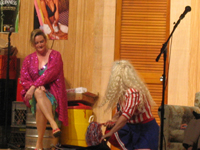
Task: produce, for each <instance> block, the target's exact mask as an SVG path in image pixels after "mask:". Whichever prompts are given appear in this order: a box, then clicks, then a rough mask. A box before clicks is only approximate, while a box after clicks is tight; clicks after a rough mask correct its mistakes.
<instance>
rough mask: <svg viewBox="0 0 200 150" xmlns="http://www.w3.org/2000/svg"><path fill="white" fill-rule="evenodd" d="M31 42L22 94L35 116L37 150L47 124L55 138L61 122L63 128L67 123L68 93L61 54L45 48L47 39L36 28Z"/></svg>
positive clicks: (22, 74)
mask: <svg viewBox="0 0 200 150" xmlns="http://www.w3.org/2000/svg"><path fill="white" fill-rule="evenodd" d="M30 40H31V43H32V45H33V46H34V48H35V50H36V51H35V52H34V53H32V54H30V55H28V56H27V57H26V58H25V59H24V61H23V65H22V69H21V83H22V86H23V88H24V89H23V90H22V92H21V94H22V97H23V99H24V102H25V104H26V105H27V106H28V107H31V111H32V113H33V114H34V113H36V126H37V131H38V139H37V143H36V149H42V148H43V136H44V133H45V130H46V124H47V121H49V123H50V125H51V127H52V129H53V135H54V137H58V136H59V135H60V133H61V131H60V129H59V127H60V122H61V121H62V122H63V125H67V124H68V118H67V117H68V114H67V93H66V88H65V82H64V74H63V62H62V58H61V55H60V53H59V52H58V51H55V50H53V49H49V48H48V47H47V45H46V44H47V38H46V36H45V34H44V33H43V31H41V30H39V29H36V30H34V31H32V33H31V39H30Z"/></svg>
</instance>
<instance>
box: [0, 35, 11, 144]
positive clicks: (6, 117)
mask: <svg viewBox="0 0 200 150" xmlns="http://www.w3.org/2000/svg"><path fill="white" fill-rule="evenodd" d="M11 34H12V32H9V34H8V54H7V68H6V81H5V96H4V110H5V113H6V115H5V129H4V132H5V133H4V138H2V140H3V143H2V144H3V145H4V146H6V147H7V143H8V141H7V138H8V136H7V126H8V125H7V124H8V113H7V109H8V101H9V98H8V88H9V85H8V82H9V68H10V51H11V45H10V36H11Z"/></svg>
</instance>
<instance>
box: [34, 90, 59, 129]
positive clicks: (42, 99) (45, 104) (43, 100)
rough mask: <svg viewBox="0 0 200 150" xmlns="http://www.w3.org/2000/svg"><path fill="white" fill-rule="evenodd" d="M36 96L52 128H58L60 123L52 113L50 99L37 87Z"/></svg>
mask: <svg viewBox="0 0 200 150" xmlns="http://www.w3.org/2000/svg"><path fill="white" fill-rule="evenodd" d="M34 96H35V99H36V101H37V104H38V106H39V107H40V110H41V111H42V112H43V114H44V116H45V117H46V118H47V120H48V121H49V123H50V125H51V127H52V129H57V128H58V125H57V123H56V122H55V120H54V116H53V113H52V104H51V102H50V100H49V99H48V98H47V96H46V94H45V92H44V91H42V90H41V89H39V88H37V89H36V90H35V93H34Z"/></svg>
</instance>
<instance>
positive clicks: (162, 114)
mask: <svg viewBox="0 0 200 150" xmlns="http://www.w3.org/2000/svg"><path fill="white" fill-rule="evenodd" d="M181 19H182V18H181V17H180V18H179V20H178V21H177V22H176V24H175V25H174V28H173V30H172V32H171V34H170V36H169V37H168V39H167V41H166V42H165V43H164V44H163V46H162V48H161V51H160V53H159V55H158V56H157V58H156V61H157V62H158V61H159V59H160V56H161V54H162V53H163V54H164V55H163V58H164V64H163V68H164V69H163V85H162V86H163V89H162V103H161V107H160V108H159V111H161V123H160V150H162V149H163V129H164V119H165V118H164V102H165V81H166V58H167V51H166V48H167V44H168V42H169V40H170V38H171V36H172V35H173V33H174V31H175V29H176V28H177V26H178V24H179V23H180V21H181Z"/></svg>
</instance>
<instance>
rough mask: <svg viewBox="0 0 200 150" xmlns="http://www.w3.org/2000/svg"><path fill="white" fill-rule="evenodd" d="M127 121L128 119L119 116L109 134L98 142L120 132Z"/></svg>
mask: <svg viewBox="0 0 200 150" xmlns="http://www.w3.org/2000/svg"><path fill="white" fill-rule="evenodd" d="M127 121H128V119H127V118H126V117H124V116H120V117H119V119H118V120H117V122H116V123H115V125H114V127H113V128H112V129H111V130H110V132H108V133H107V134H105V135H104V136H103V137H102V138H101V141H100V142H102V140H103V139H107V138H109V137H111V136H112V134H113V133H115V132H117V131H118V130H120V129H121V128H122V127H123V126H125V124H126V123H127Z"/></svg>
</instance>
